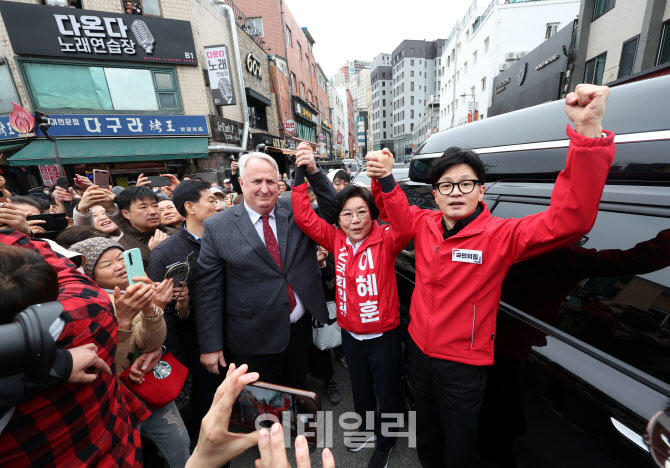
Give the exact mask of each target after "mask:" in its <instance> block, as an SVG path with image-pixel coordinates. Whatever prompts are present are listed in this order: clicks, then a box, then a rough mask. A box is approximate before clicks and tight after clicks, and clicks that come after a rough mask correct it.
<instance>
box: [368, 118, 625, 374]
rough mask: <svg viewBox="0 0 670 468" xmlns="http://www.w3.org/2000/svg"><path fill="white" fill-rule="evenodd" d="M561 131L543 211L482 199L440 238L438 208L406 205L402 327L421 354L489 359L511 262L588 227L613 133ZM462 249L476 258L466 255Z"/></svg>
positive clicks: (568, 241) (381, 199) (603, 178)
mask: <svg viewBox="0 0 670 468" xmlns="http://www.w3.org/2000/svg"><path fill="white" fill-rule="evenodd" d="M568 136H569V137H570V140H571V142H570V147H569V150H568V158H567V161H566V164H565V169H564V170H563V171H561V173H560V174H559V175H558V178H557V180H556V185H555V186H554V190H553V193H552V195H551V205H550V206H549V208H547V209H546V210H545V211H543V212H542V213H538V214H535V215H531V216H526V217H524V218H521V219H502V218H497V217H492V216H491V213H490V212H489V210H488V208H487V206H486V204H485V203H483V202H482V203H481V205H480V207H481V208H482V213H481V214H480V215H479V216H478V217H477V218H475V219H474V220H473V221H472V222H471V223H470V224H468V225H467V226H466V227H465V228H463V230H461V231H460V232H459V233H458V234H456V235H454V236H452V237H450V238H448V239H446V240H444V239H443V234H444V230H443V229H442V224H441V218H442V213H441V212H440V211H435V210H422V209H419V208H417V207H415V206H412V207H411V216H410V217H408V221H407V225H409V226H410V228H411V230H412V233H413V236H414V248H415V254H416V257H415V259H416V260H415V268H416V281H415V287H414V292H413V294H412V303H411V306H410V325H409V333H410V335H411V337H412V339H413V340H414V342H415V343H416V344H417V346H418V347H419V348H420V349H421V351H423V352H424V353H425V354H427V355H428V356H430V357H436V358H440V359H446V360H450V361H456V362H462V363H466V364H472V365H481V366H484V365H491V364H493V343H494V337H495V333H496V316H497V312H498V306H499V303H500V290H501V285H502V281H503V279H504V278H505V275H506V274H507V271H508V270H509V268H510V266H511V265H512V264H514V263H516V262H521V261H524V260H528V259H529V258H531V257H534V256H537V255H541V254H543V253H545V252H549V251H551V250H555V249H558V248H561V247H565V246H567V245H570V244H572V243H574V242H576V241H578V240H579V239H581V237H582V236H583V235H584V234H586V233H587V232H589V231H590V230H591V228H592V227H593V224H594V223H595V220H596V215H597V213H598V205H599V202H600V197H601V196H602V192H603V188H604V186H605V181H606V179H607V174H608V172H609V168H610V166H611V164H612V161H613V159H614V134H612V133H611V132H608V136H607V137H606V138H586V137H584V136H582V135H579V134H578V133H576V132H575V131H574V130H572V128H570V127H568ZM372 188H373V194H375V198H376V200H377V204H378V206H379V207H380V209H382V218H385V217H386V216H387V212H388V211H389V209H390V208H391V207H390V206H388V205H383V204H384V201H385V200H384V197H383V196H381V193H380V188H379V183H378V182H376V181H373V186H372ZM383 208H385V210H384V209H383ZM459 250H460V251H462V250H466V251H471V252H465V254H466V255H463V252H460V253H459V252H458V251H459ZM468 254H471V255H474V258H475V259H476V258H477V257H479V259H480V260H481V262H480V263H469V262H468V261H472V259H471V258H469V257H468Z"/></svg>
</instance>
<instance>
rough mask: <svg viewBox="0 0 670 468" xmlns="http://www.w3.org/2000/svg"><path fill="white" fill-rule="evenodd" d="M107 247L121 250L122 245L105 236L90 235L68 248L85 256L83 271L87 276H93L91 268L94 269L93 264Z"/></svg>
mask: <svg viewBox="0 0 670 468" xmlns="http://www.w3.org/2000/svg"><path fill="white" fill-rule="evenodd" d="M109 249H121V250H123V247H121V244H119V243H118V242H116V241H115V240H113V239H108V238H106V237H92V238H90V239H86V240H83V241H81V242H77V243H76V244H73V245H72V246H70V250H72V251H73V252H77V253H80V254H82V255H83V256H84V257H86V264H85V265H84V273H86V276H88V277H89V278H93V269H95V265H96V264H97V263H98V260H100V257H101V256H102V254H103V253H105V252H106V251H108V250H109Z"/></svg>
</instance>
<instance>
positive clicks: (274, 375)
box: [226, 312, 312, 389]
mask: <svg viewBox="0 0 670 468" xmlns="http://www.w3.org/2000/svg"><path fill="white" fill-rule="evenodd" d="M311 347H312V316H311V315H310V314H309V312H305V315H303V316H302V318H300V320H298V321H297V322H296V323H293V324H291V336H290V338H289V342H288V346H287V347H286V349H285V350H284V351H282V352H281V353H277V354H237V353H234V352H231V351H228V352H227V353H226V362H227V363H231V362H233V363H235V365H236V366H239V365H241V364H247V365H248V366H249V372H258V373H259V374H260V377H259V379H258V380H260V381H263V382H268V383H273V384H277V385H284V386H286V387H292V388H299V389H304V388H305V376H307V370H308V368H309V351H310V348H311Z"/></svg>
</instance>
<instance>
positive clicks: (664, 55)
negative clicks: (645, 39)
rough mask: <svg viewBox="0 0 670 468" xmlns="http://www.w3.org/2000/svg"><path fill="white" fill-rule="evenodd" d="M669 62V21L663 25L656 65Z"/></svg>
mask: <svg viewBox="0 0 670 468" xmlns="http://www.w3.org/2000/svg"><path fill="white" fill-rule="evenodd" d="M666 62H670V20H668V21H666V22H665V23H663V32H661V45H660V47H659V49H658V60H656V65H661V64H663V63H666Z"/></svg>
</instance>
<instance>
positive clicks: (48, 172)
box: [40, 166, 59, 185]
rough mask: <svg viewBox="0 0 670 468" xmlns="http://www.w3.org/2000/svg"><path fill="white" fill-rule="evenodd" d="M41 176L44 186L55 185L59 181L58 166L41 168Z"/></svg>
mask: <svg viewBox="0 0 670 468" xmlns="http://www.w3.org/2000/svg"><path fill="white" fill-rule="evenodd" d="M40 175H41V176H42V180H43V181H44V185H53V184H55V183H56V181H57V180H58V175H59V174H58V166H40Z"/></svg>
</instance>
